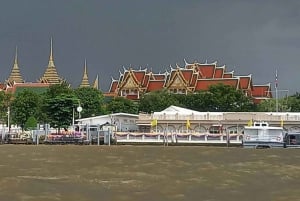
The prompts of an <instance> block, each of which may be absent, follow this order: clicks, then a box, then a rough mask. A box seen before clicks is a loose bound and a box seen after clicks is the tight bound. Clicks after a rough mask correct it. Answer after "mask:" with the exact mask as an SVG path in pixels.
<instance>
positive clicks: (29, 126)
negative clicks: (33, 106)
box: [24, 116, 38, 130]
mask: <svg viewBox="0 0 300 201" xmlns="http://www.w3.org/2000/svg"><path fill="white" fill-rule="evenodd" d="M37 123H38V122H37V120H36V118H34V117H33V116H31V117H29V118H28V119H27V121H26V122H25V126H24V129H25V130H33V129H35V128H36V126H37Z"/></svg>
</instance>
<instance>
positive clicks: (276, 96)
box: [275, 69, 278, 112]
mask: <svg viewBox="0 0 300 201" xmlns="http://www.w3.org/2000/svg"><path fill="white" fill-rule="evenodd" d="M275 98H276V112H278V74H277V69H276V72H275Z"/></svg>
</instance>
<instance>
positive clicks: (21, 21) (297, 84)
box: [0, 0, 300, 95]
mask: <svg viewBox="0 0 300 201" xmlns="http://www.w3.org/2000/svg"><path fill="white" fill-rule="evenodd" d="M299 22H300V1H298V0H287V1H281V0H272V1H270V0H265V1H260V0H226V1H220V0H151V1H150V0H126V1H125V0H51V1H46V0H26V1H24V0H23V1H20V0H1V6H0V27H1V29H0V82H4V81H5V80H6V79H7V78H8V76H9V74H10V72H11V69H12V66H13V60H14V55H15V47H16V46H17V47H18V63H19V68H20V71H21V74H22V75H23V79H25V80H26V81H28V82H35V81H37V80H38V79H39V78H40V77H41V76H42V75H43V74H44V72H45V70H46V67H47V65H48V59H49V52H50V38H51V37H52V38H53V53H54V62H55V66H56V69H57V72H58V74H59V75H60V76H61V77H63V78H65V79H66V80H67V81H68V82H69V83H70V84H71V85H72V86H73V87H78V86H79V84H80V83H81V79H82V76H83V69H84V60H85V59H86V60H87V72H88V76H89V81H90V83H92V82H93V81H94V80H95V78H96V75H99V87H100V88H101V90H102V91H104V92H106V91H108V89H109V86H110V84H111V80H112V78H114V79H117V78H119V74H120V71H121V72H123V71H124V70H123V66H124V67H125V68H129V67H132V68H133V69H139V68H140V67H141V68H148V69H152V71H153V72H156V73H159V72H165V70H166V69H167V70H169V69H170V65H171V66H173V67H175V66H176V64H178V65H179V66H182V67H183V66H184V59H186V60H187V61H188V62H189V63H192V62H194V61H198V62H200V63H204V62H206V61H207V62H208V63H210V62H215V61H217V62H218V66H223V65H226V71H233V70H234V72H235V75H249V74H252V79H253V84H255V85H259V84H267V83H271V84H272V90H274V82H275V74H276V73H275V72H276V70H277V75H278V92H279V93H284V94H286V93H288V94H289V95H292V94H294V93H296V92H300V79H299V75H300V73H299V72H300V67H299V63H300V62H299V59H300V23H299Z"/></svg>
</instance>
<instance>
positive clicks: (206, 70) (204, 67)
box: [197, 64, 216, 78]
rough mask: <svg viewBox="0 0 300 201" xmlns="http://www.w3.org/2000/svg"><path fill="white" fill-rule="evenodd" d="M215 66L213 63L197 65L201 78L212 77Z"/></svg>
mask: <svg viewBox="0 0 300 201" xmlns="http://www.w3.org/2000/svg"><path fill="white" fill-rule="evenodd" d="M215 67H216V65H215V64H201V65H199V66H198V67H197V70H198V71H200V73H201V74H202V76H203V77H202V78H213V76H214V72H215Z"/></svg>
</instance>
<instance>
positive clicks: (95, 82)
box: [93, 75, 99, 89]
mask: <svg viewBox="0 0 300 201" xmlns="http://www.w3.org/2000/svg"><path fill="white" fill-rule="evenodd" d="M98 77H99V76H98V75H97V76H96V79H95V81H94V84H93V88H95V89H99V78H98Z"/></svg>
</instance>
